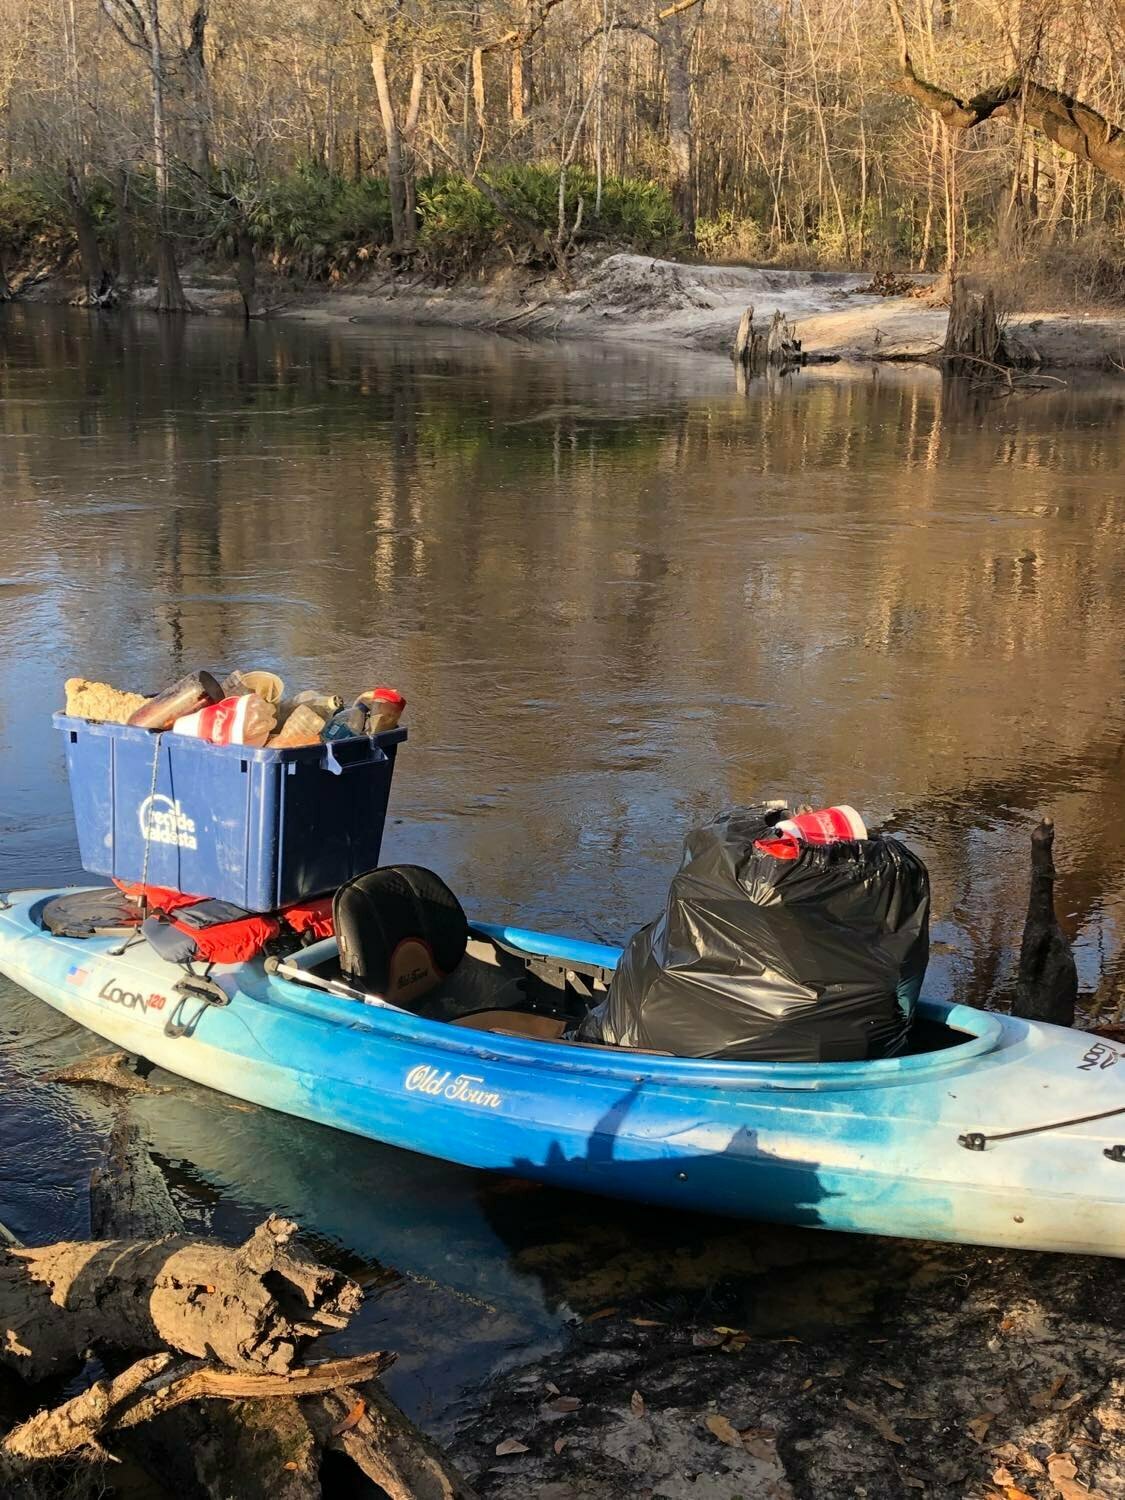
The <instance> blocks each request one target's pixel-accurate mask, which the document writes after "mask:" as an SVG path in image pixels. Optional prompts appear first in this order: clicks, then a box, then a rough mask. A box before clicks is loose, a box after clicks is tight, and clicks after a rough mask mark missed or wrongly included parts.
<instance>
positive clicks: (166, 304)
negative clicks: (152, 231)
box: [152, 229, 190, 313]
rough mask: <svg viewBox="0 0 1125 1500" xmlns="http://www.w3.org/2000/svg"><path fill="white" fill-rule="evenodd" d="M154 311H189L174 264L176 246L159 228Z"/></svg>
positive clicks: (177, 270) (177, 269) (178, 271)
mask: <svg viewBox="0 0 1125 1500" xmlns="http://www.w3.org/2000/svg"><path fill="white" fill-rule="evenodd" d="M152 306H153V311H154V312H162V313H184V312H188V311H190V308H189V306H188V300H187V298H186V297H185V296H184V289H183V285H182V284H181V282H180V268H179V266H178V265H177V264H176V247H175V245H174V244H173V243H172V238H171V235H170V234H168V232H167V231H166V230H163V229H161V230H159V231H158V233H157V240H156V301H155V302H154V303H153V304H152Z"/></svg>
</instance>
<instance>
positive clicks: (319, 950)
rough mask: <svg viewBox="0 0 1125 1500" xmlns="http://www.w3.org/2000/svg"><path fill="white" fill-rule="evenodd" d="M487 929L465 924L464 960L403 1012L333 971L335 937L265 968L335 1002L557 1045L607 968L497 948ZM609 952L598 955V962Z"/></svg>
mask: <svg viewBox="0 0 1125 1500" xmlns="http://www.w3.org/2000/svg"><path fill="white" fill-rule="evenodd" d="M495 931H496V930H495V929H490V928H485V927H483V926H480V927H477V926H472V925H470V927H469V936H468V942H467V943H466V946H465V952H464V956H463V957H462V958H461V960H460V962H459V963H458V964H457V966H456V968H455V969H454V970H453V971H452V973H450V974H447V975H443V976H442V977H441V979H440V980H439V982H438V983H437V984H436V986H435V987H434V988H433V989H432V990H430V991H429V992H428V993H426V994H425V995H424V996H423V997H421V998H420V999H418V1000H416V1001H414V1002H412V1003H411V1004H409V1005H395V1004H394V1003H393V1002H391V1001H389V1000H387V999H386V997H385V996H383V995H380V994H378V993H376V992H374V991H372V990H370V989H367V988H365V987H364V986H363V985H362V983H360V982H359V981H357V980H356V978H355V977H354V976H353V975H350V974H347V973H345V972H344V970H343V969H342V967H341V961H340V950H339V945H338V943H337V941H336V939H335V938H327V939H325V940H323V941H322V942H319V943H315V944H313V945H312V946H311V947H309V948H306V949H304V950H302V951H300V952H298V953H295V954H293V955H292V956H291V957H289V958H287V959H284V960H281V961H270V962H268V963H267V967H268V968H269V969H270V970H271V971H272V972H273V973H274V974H277V975H278V976H279V977H280V978H282V979H287V980H289V981H291V982H293V983H296V984H303V985H307V986H309V987H310V988H313V989H319V990H324V991H326V992H328V993H330V994H334V995H337V996H339V997H341V998H346V999H351V1000H354V1001H357V1002H359V1003H361V1004H365V1005H374V1006H380V1007H384V1008H386V1009H390V1010H400V1011H407V1012H408V1013H409V1014H412V1015H416V1016H419V1017H421V1018H422V1019H424V1020H429V1021H443V1022H446V1023H449V1024H451V1025H455V1026H464V1027H468V1028H470V1029H472V1030H475V1031H496V1032H503V1033H507V1034H509V1035H517V1036H525V1037H531V1038H534V1039H536V1040H539V1041H561V1040H563V1039H564V1038H565V1036H566V1033H567V1032H568V1031H570V1030H571V1029H572V1028H573V1027H574V1026H576V1025H577V1024H578V1022H580V1021H581V1019H582V1017H583V1016H584V1015H585V1014H586V1012H587V1011H588V1010H589V1008H590V1006H591V1005H594V1004H596V1003H597V1002H598V1000H600V999H601V998H602V997H603V996H604V995H605V993H606V991H607V989H608V986H609V980H610V978H611V976H612V964H609V965H606V964H600V963H591V962H589V961H588V959H583V958H579V957H571V958H569V959H564V958H560V957H553V956H550V955H547V954H543V953H539V952H534V951H530V952H529V951H527V950H524V949H520V948H518V947H516V946H514V945H512V944H508V943H505V942H503V941H502V940H501V939H500V938H499V937H498V936H496V935H495ZM613 952H614V950H612V949H607V950H605V953H606V956H607V957H609V956H611V955H612V954H613Z"/></svg>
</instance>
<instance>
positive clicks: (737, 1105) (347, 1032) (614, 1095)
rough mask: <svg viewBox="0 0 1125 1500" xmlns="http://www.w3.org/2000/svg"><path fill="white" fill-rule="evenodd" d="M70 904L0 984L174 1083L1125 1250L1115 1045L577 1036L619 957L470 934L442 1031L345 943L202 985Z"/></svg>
mask: <svg viewBox="0 0 1125 1500" xmlns="http://www.w3.org/2000/svg"><path fill="white" fill-rule="evenodd" d="M61 894H65V893H62V892H56V891H50V892H48V891H34V892H22V893H18V894H16V895H13V896H11V897H9V898H8V900H7V901H6V902H2V901H0V973H3V974H5V975H7V976H8V977H9V978H10V979H12V980H13V981H15V983H17V984H19V985H21V986H22V987H23V988H24V989H26V990H29V991H30V992H31V993H32V994H34V995H37V996H38V997H39V998H40V999H42V1000H44V1001H46V1002H47V1004H49V1005H51V1006H53V1007H54V1008H55V1009H56V1010H58V1011H60V1012H62V1014H64V1015H65V1016H67V1017H69V1018H70V1019H71V1020H73V1021H76V1022H78V1023H79V1024H80V1025H82V1026H85V1027H88V1028H89V1029H90V1030H91V1031H93V1032H96V1033H97V1034H98V1035H99V1036H102V1037H104V1038H106V1040H107V1041H110V1042H112V1043H113V1044H114V1045H116V1046H118V1047H122V1048H125V1049H126V1050H127V1051H129V1052H131V1053H135V1054H138V1055H140V1056H143V1057H145V1058H147V1059H148V1060H149V1061H151V1062H153V1063H155V1064H156V1065H158V1066H159V1067H161V1068H165V1069H167V1070H168V1071H169V1072H171V1073H175V1074H178V1075H179V1076H180V1077H183V1078H186V1079H190V1080H192V1081H194V1082H196V1083H200V1084H204V1085H206V1086H207V1087H209V1088H214V1089H220V1090H222V1091H223V1092H224V1093H227V1094H231V1095H233V1096H235V1097H236V1098H239V1099H245V1100H248V1101H250V1102H252V1103H255V1104H260V1105H264V1106H267V1107H269V1108H272V1109H277V1110H281V1111H283V1112H284V1113H286V1114H291V1115H297V1116H299V1117H301V1118H303V1119H307V1120H315V1121H318V1122H319V1123H321V1124H324V1125H330V1126H334V1127H335V1128H337V1129H339V1130H345V1131H350V1132H352V1133H354V1134H356V1135H361V1136H367V1137H369V1138H371V1139H372V1140H376V1141H382V1142H385V1143H387V1144H389V1145H392V1146H398V1147H402V1148H405V1149H407V1150H411V1151H417V1152H422V1153H424V1154H426V1155H428V1156H433V1157H439V1158H443V1159H445V1160H448V1161H453V1162H458V1163H462V1164H463V1165H465V1166H469V1167H477V1168H484V1169H487V1170H491V1171H497V1172H505V1173H514V1174H518V1175H520V1176H523V1177H528V1178H533V1179H538V1180H540V1181H543V1182H547V1183H553V1184H557V1185H559V1186H561V1187H566V1188H577V1189H583V1190H586V1191H589V1192H595V1193H603V1194H607V1195H610V1196H613V1197H619V1198H634V1199H640V1200H644V1201H646V1202H650V1203H658V1204H667V1205H669V1206H671V1207H675V1208H684V1209H695V1210H703V1211H707V1212H712V1213H720V1214H729V1215H739V1216H746V1217H751V1218H757V1219H768V1220H776V1221H780V1222H785V1223H790V1224H801V1225H808V1226H810V1227H817V1228H825V1229H836V1230H851V1231H856V1232H859V1233H868V1234H885V1235H903V1236H909V1237H911V1238H917V1239H936V1240H948V1241H957V1242H964V1243H971V1244H983V1245H1001V1246H1012V1247H1018V1248H1026V1249H1039V1250H1059V1251H1082V1252H1090V1253H1094V1254H1101V1255H1118V1256H1120V1255H1123V1254H1125V1048H1122V1047H1120V1046H1117V1045H1115V1044H1114V1043H1112V1042H1110V1041H1107V1040H1102V1039H1100V1038H1097V1037H1094V1036H1091V1035H1088V1034H1084V1033H1081V1032H1078V1031H1073V1030H1067V1029H1063V1028H1060V1027H1055V1026H1048V1025H1043V1024H1039V1023H1035V1022H1030V1021H1025V1020H1019V1019H1015V1018H1012V1017H1008V1016H1002V1015H996V1014H992V1013H991V1012H985V1011H980V1010H975V1009H973V1008H971V1007H968V1006H963V1005H949V1004H945V1003H943V1002H938V1001H932V1000H929V1001H928V1000H926V999H924V998H923V1000H922V1002H921V1005H920V1007H919V1021H918V1024H917V1027H916V1032H917V1035H916V1037H915V1040H914V1044H913V1050H912V1051H911V1052H909V1053H908V1054H906V1055H903V1056H899V1057H894V1058H886V1059H880V1060H878V1061H870V1062H834V1063H819V1064H810V1063H740V1062H714V1061H709V1060H706V1059H689V1058H680V1057H672V1056H667V1055H663V1054H654V1053H648V1052H639V1051H630V1050H626V1049H622V1048H615V1047H606V1046H595V1045H590V1044H584V1043H578V1042H572V1041H569V1040H566V1039H565V1038H564V1037H563V1036H562V1035H561V1034H560V1033H561V1031H562V1026H561V1024H559V1023H557V1021H556V1020H555V1019H553V1017H554V1015H555V1014H556V1011H555V1010H553V1009H552V1006H551V1003H550V1002H551V999H552V997H563V998H565V999H566V1000H567V1001H568V1002H569V1003H570V1004H571V1005H573V1003H574V1001H575V1000H576V999H578V1000H583V999H585V1002H586V1003H590V1002H592V1001H595V1000H596V999H597V998H598V997H599V996H600V995H601V994H604V991H605V988H606V985H607V984H608V981H609V978H610V976H611V974H612V971H613V969H614V967H615V965H616V963H617V961H618V959H619V957H620V950H619V949H617V948H610V947H602V946H600V945H597V944H592V943H585V942H578V941H570V940H566V939H561V938H556V937H550V936H547V935H545V934H542V933H536V932H528V931H524V930H521V929H517V928H511V927H499V926H492V925H489V924H484V923H478V924H474V925H473V927H472V930H471V941H470V944H469V951H468V953H467V955H466V957H465V959H464V960H463V961H462V964H461V965H460V966H459V969H458V971H457V973H456V974H455V975H453V976H451V979H450V981H449V982H448V983H449V986H450V994H449V995H448V997H447V999H448V1002H449V1004H448V1007H447V1011H446V1018H444V1019H437V1018H435V1017H434V1016H433V1015H425V1014H416V1013H413V1012H411V1011H407V1010H404V1009H399V1008H396V1007H395V1006H393V1005H390V1004H388V1003H386V1002H383V1001H379V1000H372V998H371V997H369V996H363V995H360V994H359V993H357V992H355V991H353V990H351V989H350V988H349V986H348V984H347V983H346V982H343V981H342V980H340V979H339V978H338V977H333V976H334V975H338V974H339V965H338V963H337V962H336V961H335V960H336V956H337V950H336V945H335V940H334V939H327V940H324V941H322V942H318V943H315V944H314V945H313V946H311V947H308V948H305V949H303V950H301V951H300V952H299V953H298V954H296V955H293V956H291V957H289V958H287V959H285V960H281V961H278V960H276V959H267V960H264V961H263V960H262V959H255V960H252V961H250V962H247V963H243V964H232V965H226V966H219V967H217V968H215V969H214V970H213V971H212V972H211V974H210V976H209V977H208V978H207V979H206V980H205V981H195V980H189V979H186V978H185V974H184V970H183V969H182V968H180V967H177V965H175V964H174V963H171V962H168V961H167V960H165V959H163V958H161V957H160V956H159V955H158V954H157V953H156V952H155V951H154V950H153V949H152V948H151V947H149V946H148V945H147V944H146V943H144V942H132V943H129V942H126V941H123V939H122V938H121V937H114V936H101V937H90V938H81V939H80V938H70V937H59V936H55V935H54V934H52V933H50V932H49V931H47V930H46V929H45V928H44V926H43V925H42V923H41V913H42V910H43V907H44V905H45V904H46V902H47V901H48V900H49V899H51V898H53V897H56V896H59V895H61Z"/></svg>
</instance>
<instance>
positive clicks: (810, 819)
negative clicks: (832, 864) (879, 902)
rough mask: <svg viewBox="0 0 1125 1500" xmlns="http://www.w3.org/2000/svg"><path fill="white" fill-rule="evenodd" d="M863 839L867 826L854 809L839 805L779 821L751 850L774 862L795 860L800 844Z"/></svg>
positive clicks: (834, 842)
mask: <svg viewBox="0 0 1125 1500" xmlns="http://www.w3.org/2000/svg"><path fill="white" fill-rule="evenodd" d="M866 837H867V825H866V823H864V821H863V819H862V818H861V817H860V815H859V813H857V812H856V810H855V808H854V807H848V806H847V804H846V803H840V804H839V805H838V806H836V807H822V808H818V809H817V811H816V812H806V813H797V815H796V816H795V817H792V818H783V819H782V821H781V822H780V823H775V824H774V826H773V829H772V831H771V834H770V837H769V838H768V839H758V840H757V842H756V843H755V845H754V847H755V848H756V849H760V850H761V851H762V853H763V854H772V855H773V857H774V858H775V859H796V858H797V856H798V854H799V853H800V852H801V845H802V844H838V843H840V842H841V841H842V840H844V839H865V838H866Z"/></svg>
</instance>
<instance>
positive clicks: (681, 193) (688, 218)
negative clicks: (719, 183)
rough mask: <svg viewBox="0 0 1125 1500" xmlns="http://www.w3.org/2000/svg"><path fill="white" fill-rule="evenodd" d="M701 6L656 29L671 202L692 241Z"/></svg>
mask: <svg viewBox="0 0 1125 1500" xmlns="http://www.w3.org/2000/svg"><path fill="white" fill-rule="evenodd" d="M701 16H702V10H701V9H700V8H696V9H695V10H692V11H689V12H688V13H687V14H686V15H683V16H676V17H674V18H672V19H670V20H668V21H666V22H665V23H664V27H663V28H662V29H661V31H660V33H659V38H660V51H661V54H662V56H663V59H664V79H665V83H666V86H667V90H668V164H669V173H670V175H671V179H672V202H673V204H674V205H675V209H676V212H677V213H678V214H679V216H680V218H681V219H682V220H683V223H684V229H685V230H686V232H687V236H688V238H689V240H691V241H692V242H693V243H694V241H695V214H696V209H695V125H694V120H693V115H692V97H691V87H692V85H691V53H692V47H693V45H694V42H695V34H696V31H697V30H698V28H699V22H700V19H701Z"/></svg>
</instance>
